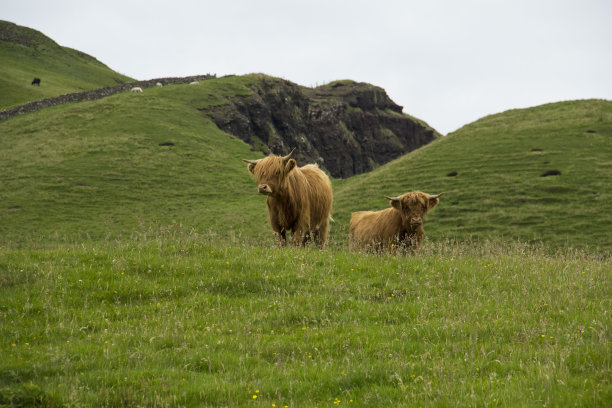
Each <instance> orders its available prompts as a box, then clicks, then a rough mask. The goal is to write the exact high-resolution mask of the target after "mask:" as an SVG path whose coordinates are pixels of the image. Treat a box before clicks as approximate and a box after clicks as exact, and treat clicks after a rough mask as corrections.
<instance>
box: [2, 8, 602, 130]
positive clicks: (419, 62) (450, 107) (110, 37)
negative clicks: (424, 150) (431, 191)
mask: <svg viewBox="0 0 612 408" xmlns="http://www.w3.org/2000/svg"><path fill="white" fill-rule="evenodd" d="M0 19H3V20H8V21H11V22H13V23H16V24H19V25H23V26H26V27H30V28H33V29H36V30H38V31H41V32H42V33H43V34H45V35H47V36H49V37H51V38H52V39H53V40H55V41H56V42H57V43H59V44H60V45H63V46H67V47H71V48H75V49H77V50H79V51H83V52H85V53H87V54H90V55H92V56H94V57H96V58H97V59H98V60H100V61H101V62H103V63H105V64H106V65H108V66H109V67H110V68H112V69H114V70H115V71H118V72H120V73H122V74H125V75H128V76H130V77H133V78H135V79H139V80H144V79H152V78H160V77H167V76H189V75H199V74H207V73H214V74H217V76H223V75H228V74H238V75H240V74H247V73H252V72H261V73H265V74H268V75H272V76H276V77H282V78H284V79H287V80H290V81H292V82H295V83H298V84H300V85H304V86H316V85H321V84H325V83H328V82H330V81H333V80H337V79H352V80H355V81H360V82H368V83H371V84H374V85H377V86H380V87H382V88H384V89H385V90H386V91H387V93H388V94H389V96H390V97H391V99H393V100H394V101H395V102H396V103H398V104H399V105H402V106H403V107H404V113H407V114H410V115H413V116H416V117H418V118H420V119H423V120H425V121H426V122H428V123H429V124H430V125H431V126H432V127H434V128H436V129H437V130H438V131H440V132H441V133H443V134H447V133H449V132H452V131H454V130H457V129H458V128H460V127H461V126H463V125H465V124H467V123H470V122H473V121H474V120H476V119H479V118H481V117H483V116H486V115H488V114H492V113H498V112H502V111H505V110H507V109H513V108H522V107H529V106H535V105H540V104H543V103H548V102H557V101H562V100H570V99H587V98H602V99H609V100H610V99H612V1H611V0H419V1H413V0H370V1H361V0H346V1H345V0H324V1H320V0H308V1H291V0H261V1H258V0H215V1H208V0H202V1H196V0H174V1H157V0H144V1H140V0H139V1H131V0H122V1H117V0H103V1H83V0H53V1H50V0H0Z"/></svg>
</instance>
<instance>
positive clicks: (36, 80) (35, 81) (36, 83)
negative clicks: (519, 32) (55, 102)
mask: <svg viewBox="0 0 612 408" xmlns="http://www.w3.org/2000/svg"><path fill="white" fill-rule="evenodd" d="M32 85H38V86H40V78H34V79H33V80H32Z"/></svg>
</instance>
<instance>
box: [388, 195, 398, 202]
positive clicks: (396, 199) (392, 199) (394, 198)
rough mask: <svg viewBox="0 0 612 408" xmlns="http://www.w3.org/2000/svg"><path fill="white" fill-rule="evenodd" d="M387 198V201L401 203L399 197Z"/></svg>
mask: <svg viewBox="0 0 612 408" xmlns="http://www.w3.org/2000/svg"><path fill="white" fill-rule="evenodd" d="M385 198H386V199H387V200H391V201H399V198H398V197H389V196H385Z"/></svg>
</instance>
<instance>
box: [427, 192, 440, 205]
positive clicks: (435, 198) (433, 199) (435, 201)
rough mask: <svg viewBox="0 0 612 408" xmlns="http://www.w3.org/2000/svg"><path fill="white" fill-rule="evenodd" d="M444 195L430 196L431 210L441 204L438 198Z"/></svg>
mask: <svg viewBox="0 0 612 408" xmlns="http://www.w3.org/2000/svg"><path fill="white" fill-rule="evenodd" d="M442 194H444V193H440V194H436V195H430V196H429V201H428V208H429V209H431V208H434V207H435V206H436V205H437V204H438V203H439V202H440V200H438V197H440V196H441V195H442Z"/></svg>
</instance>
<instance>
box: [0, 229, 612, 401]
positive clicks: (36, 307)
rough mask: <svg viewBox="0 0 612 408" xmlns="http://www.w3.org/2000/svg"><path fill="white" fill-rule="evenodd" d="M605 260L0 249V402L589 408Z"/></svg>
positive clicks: (600, 341)
mask: <svg viewBox="0 0 612 408" xmlns="http://www.w3.org/2000/svg"><path fill="white" fill-rule="evenodd" d="M270 242H271V241H270ZM610 266H611V263H610V259H609V258H606V257H602V256H595V255H592V254H588V253H586V252H581V251H573V252H568V253H557V254H550V253H549V252H548V250H544V249H542V248H533V247H531V246H528V245H522V244H517V243H514V244H505V243H494V242H489V243H487V244H485V245H480V246H478V247H474V246H470V245H469V244H465V243H461V244H457V243H453V242H447V243H443V244H439V245H434V244H433V243H427V245H425V246H424V251H423V252H421V253H420V254H418V255H415V256H391V255H388V256H377V255H368V254H360V253H348V252H346V251H344V250H343V249H334V248H331V249H329V250H327V251H323V252H321V251H316V250H312V249H308V248H307V249H304V250H298V249H292V248H285V249H278V248H276V247H273V246H268V245H267V243H266V244H264V245H262V243H258V242H253V241H250V240H248V239H244V238H243V237H240V236H234V237H230V238H221V237H219V236H218V235H216V234H214V233H211V234H207V235H199V234H195V233H188V232H182V231H180V230H177V229H176V228H169V229H164V230H163V231H145V232H144V233H142V234H140V235H137V236H133V237H132V239H130V240H125V241H109V242H106V243H93V242H90V243H81V244H78V245H72V246H64V247H60V248H55V249H53V248H47V249H38V250H36V249H33V250H28V249H13V248H4V249H2V250H0V353H1V354H2V356H3V358H2V361H1V362H0V404H9V405H10V403H11V401H13V403H14V404H15V405H19V404H23V405H25V402H24V401H26V402H27V401H28V399H29V400H33V401H36V403H37V404H39V405H41V406H63V405H65V406H158V407H165V406H245V407H248V406H251V407H253V406H261V407H272V406H276V407H282V406H291V407H299V406H309V407H310V406H329V407H332V406H391V405H403V406H406V405H417V406H543V405H546V406H585V407H586V406H602V407H603V406H607V405H609V404H610V402H611V401H612V385H611V384H610V378H611V376H610V374H611V358H610V355H611V353H610V328H609V312H610V306H611V305H610V292H609V288H610V284H611V282H610V280H611V279H610V278H611V275H610V270H611V269H610ZM15 401H17V403H15ZM19 401H21V402H19Z"/></svg>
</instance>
